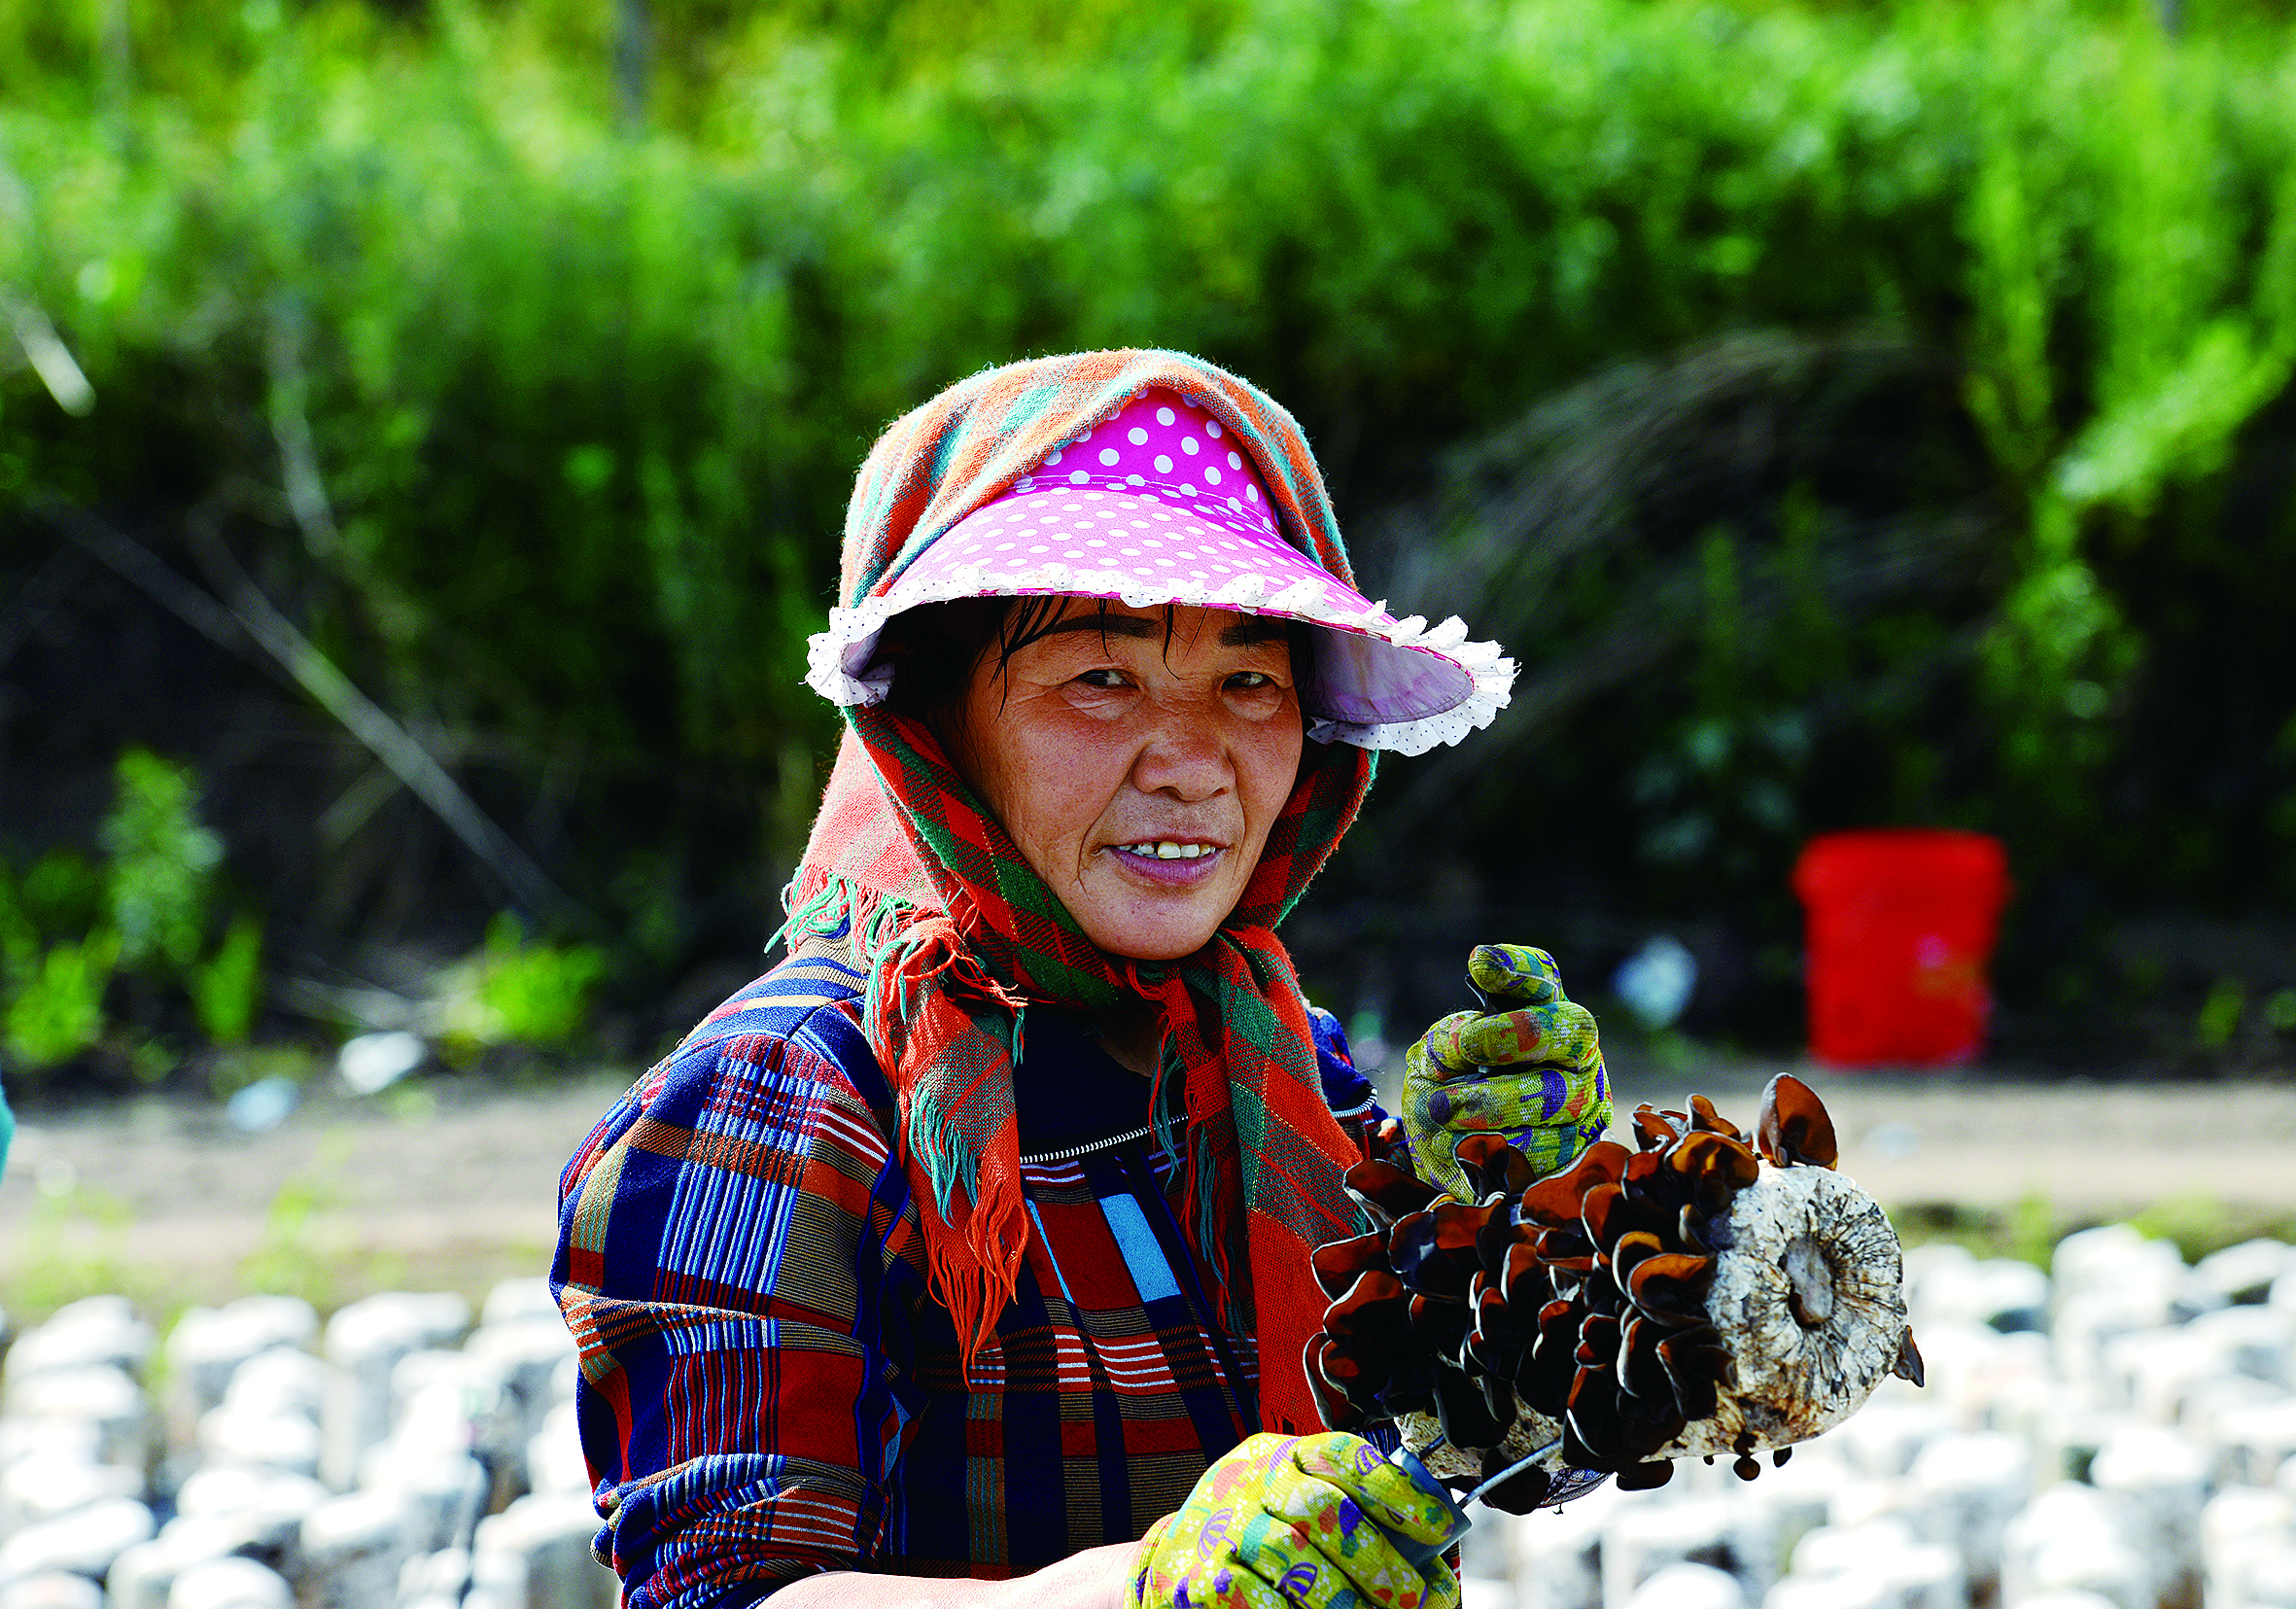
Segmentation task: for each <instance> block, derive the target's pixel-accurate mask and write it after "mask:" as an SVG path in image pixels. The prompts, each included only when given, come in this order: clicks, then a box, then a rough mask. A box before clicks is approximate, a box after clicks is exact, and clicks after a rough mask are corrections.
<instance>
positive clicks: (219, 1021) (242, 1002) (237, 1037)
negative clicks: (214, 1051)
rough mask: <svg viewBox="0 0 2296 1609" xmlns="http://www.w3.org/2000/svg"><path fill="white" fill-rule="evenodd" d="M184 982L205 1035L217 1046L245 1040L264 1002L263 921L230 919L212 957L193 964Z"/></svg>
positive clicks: (243, 918)
mask: <svg viewBox="0 0 2296 1609" xmlns="http://www.w3.org/2000/svg"><path fill="white" fill-rule="evenodd" d="M186 981H187V983H188V986H189V987H190V989H191V1004H192V1006H193V1007H194V1008H195V1009H196V1010H197V1012H198V1014H199V1026H200V1027H201V1028H202V1029H204V1030H206V1032H207V1036H208V1038H210V1039H212V1040H213V1041H214V1042H215V1043H217V1044H219V1045H236V1044H241V1043H244V1042H245V1041H246V1038H247V1035H248V1031H249V1030H250V1029H252V1028H253V1027H254V1026H255V1017H256V1013H257V1011H259V1010H260V1009H261V1006H262V1003H263V925H262V923H261V921H259V920H257V919H256V918H254V917H251V916H238V917H234V918H232V919H231V926H230V927H229V928H228V929H227V930H226V932H225V934H224V942H223V944H222V946H221V947H220V948H218V950H217V951H216V953H215V957H214V959H213V960H211V961H206V962H199V963H197V964H195V965H193V966H192V967H191V972H190V975H189V977H188V978H187V980H186Z"/></svg>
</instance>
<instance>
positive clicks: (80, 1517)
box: [0, 1279, 616, 1609]
mask: <svg viewBox="0 0 2296 1609" xmlns="http://www.w3.org/2000/svg"><path fill="white" fill-rule="evenodd" d="M6 1335H7V1324H6V1320H5V1318H4V1317H0V1344H4V1342H5V1338H6ZM152 1380H156V1381H158V1382H163V1383H161V1384H160V1385H159V1386H158V1388H157V1390H148V1389H147V1383H146V1382H147V1381H152ZM573 1396H574V1343H573V1341H572V1339H571V1338H570V1337H569V1336H568V1335H567V1332H566V1327H565V1325H564V1324H563V1323H561V1322H560V1320H559V1318H558V1312H557V1308H556V1306H555V1304H554V1303H553V1302H552V1301H551V1299H550V1293H549V1287H548V1285H547V1283H546V1282H545V1281H543V1280H540V1279H518V1280H511V1281H509V1282H507V1283H505V1284H503V1285H500V1286H498V1287H497V1288H496V1289H495V1290H494V1292H493V1293H492V1294H491V1295H490V1296H489V1297H488V1298H487V1300H486V1302H485V1304H484V1305H483V1307H482V1309H481V1311H480V1313H479V1317H478V1322H477V1324H476V1327H475V1328H473V1327H472V1324H471V1314H470V1305H469V1304H468V1303H466V1302H465V1301H464V1300H463V1299H462V1298H461V1297H459V1296H451V1295H437V1294H431V1293H421V1292H395V1293H390V1294H386V1295H382V1296H375V1297H370V1298H368V1299H367V1300H365V1301H363V1302H358V1303H354V1304H352V1305H351V1306H349V1307H346V1308H344V1309H343V1310H341V1311H340V1312H337V1313H335V1314H334V1315H333V1317H332V1318H331V1319H330V1320H329V1321H328V1322H327V1323H326V1324H325V1325H322V1324H321V1323H320V1321H319V1315H318V1314H317V1313H316V1312H313V1311H312V1309H311V1307H310V1306H309V1304H307V1303H304V1302H301V1301H298V1300H296V1299H294V1298H290V1297H279V1296H254V1297H248V1298H245V1299H243V1300H241V1301H238V1302H233V1303H231V1304H229V1305H227V1306H226V1307H223V1308H220V1309H204V1308H195V1309H193V1310H191V1312H188V1313H186V1314H184V1316H183V1317H182V1318H181V1319H180V1320H178V1321H177V1323H176V1324H175V1326H174V1328H173V1329H172V1330H171V1331H170V1332H169V1333H168V1335H167V1337H166V1340H165V1342H164V1344H163V1345H162V1344H160V1343H159V1342H158V1339H157V1337H156V1336H155V1334H154V1332H153V1331H152V1329H151V1327H150V1326H149V1325H148V1324H146V1323H145V1322H144V1321H143V1320H142V1319H141V1318H140V1317H138V1315H137V1314H136V1312H134V1310H133V1308H132V1307H131V1306H130V1305H129V1304H128V1303H127V1302H125V1301H123V1300H122V1299H120V1298H117V1297H109V1296H106V1297H95V1298H90V1299H89V1300H87V1301H84V1302H79V1303H75V1304H73V1305H72V1306H70V1307H67V1308H65V1309H62V1310H61V1311H59V1312H57V1313H55V1314H54V1316H52V1318H51V1319H50V1320H49V1321H48V1322H47V1323H45V1324H42V1325H40V1326H39V1327H38V1328H37V1329H33V1330H30V1331H28V1332H26V1333H25V1334H24V1335H23V1336H21V1337H20V1338H18V1339H17V1342H16V1344H15V1346H14V1347H13V1348H11V1349H10V1350H9V1351H8V1353H7V1361H6V1368H5V1373H4V1375H0V1609H455V1606H458V1605H466V1604H473V1603H476V1604H481V1605H483V1606H485V1609H612V1605H613V1603H614V1600H615V1586H616V1584H615V1582H614V1578H613V1576H612V1574H611V1572H609V1570H607V1569H606V1568H605V1566H603V1565H601V1564H599V1563H598V1562H597V1561H596V1560H595V1559H594V1558H592V1557H590V1553H589V1544H590V1538H591V1536H592V1535H593V1534H594V1533H595V1532H596V1530H597V1528H598V1522H597V1517H596V1515H595V1514H594V1513H593V1512H592V1511H591V1507H590V1494H589V1486H590V1483H589V1477H588V1474H587V1472H586V1470H585V1469H584V1467H583V1463H582V1454H581V1447H580V1444H579V1442H578V1440H577V1439H576V1437H575V1434H574V1407H573Z"/></svg>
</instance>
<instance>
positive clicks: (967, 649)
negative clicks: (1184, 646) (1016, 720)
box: [877, 593, 1315, 721]
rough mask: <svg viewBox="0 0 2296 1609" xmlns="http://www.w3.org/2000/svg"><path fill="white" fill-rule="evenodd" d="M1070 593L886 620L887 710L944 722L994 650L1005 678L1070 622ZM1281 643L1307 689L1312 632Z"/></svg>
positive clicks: (962, 602) (1169, 611) (1299, 629)
mask: <svg viewBox="0 0 2296 1609" xmlns="http://www.w3.org/2000/svg"><path fill="white" fill-rule="evenodd" d="M1073 601H1074V598H1073V595H1072V594H1067V593H1054V594H1051V595H1049V596H1046V595H1034V596H1029V597H1025V598H959V599H957V600H956V601H955V602H953V603H946V604H923V605H921V606H919V607H918V608H916V609H912V610H905V611H903V612H901V613H899V614H896V615H894V616H893V617H892V618H891V619H890V620H888V621H887V622H886V627H885V636H884V638H883V640H882V641H881V643H880V644H879V647H878V650H877V656H878V658H879V659H880V660H890V661H892V664H893V684H892V688H891V690H890V691H889V692H888V693H887V695H886V701H885V702H886V708H887V709H889V710H891V711H893V712H894V713H895V714H897V715H905V716H910V717H915V718H917V719H921V720H926V721H935V720H938V719H941V718H945V717H947V716H948V714H949V712H950V711H951V710H952V709H953V708H954V706H955V705H956V704H957V701H958V700H959V699H961V698H962V697H963V696H964V689H965V685H966V683H967V682H968V681H969V680H970V679H971V677H972V673H973V667H974V666H975V665H976V664H978V663H980V660H981V656H982V654H983V653H984V652H986V651H989V650H990V649H991V648H993V650H994V652H995V654H996V673H997V675H999V676H1003V675H1005V674H1006V673H1007V672H1008V671H1009V670H1010V669H1011V667H1012V662H1013V655H1014V654H1016V653H1019V652H1020V651H1021V650H1022V649H1023V648H1025V647H1027V646H1028V645H1029V644H1031V643H1034V642H1036V641H1037V640H1039V639H1040V638H1043V637H1045V636H1047V635H1048V634H1050V633H1051V631H1052V629H1053V628H1054V627H1055V626H1058V625H1059V624H1060V623H1061V621H1062V620H1064V619H1066V618H1067V617H1068V606H1069V604H1070V603H1071V602H1073ZM1091 602H1092V603H1094V604H1095V605H1096V606H1097V613H1098V615H1099V618H1100V620H1101V621H1102V622H1103V623H1105V622H1106V620H1107V618H1108V600H1107V599H1105V598H1096V599H1093V600H1091ZM1173 608H1174V606H1172V605H1169V604H1167V605H1165V611H1164V646H1165V653H1167V654H1168V653H1170V652H1171V646H1172V631H1173V629H1174V627H1173ZM1283 626H1284V640H1285V642H1286V643H1287V644H1288V645H1289V646H1290V647H1291V654H1292V676H1293V679H1294V681H1295V682H1297V683H1299V684H1301V685H1303V686H1304V685H1305V683H1306V682H1307V679H1308V672H1309V670H1310V669H1311V668H1312V667H1313V665H1314V663H1315V652H1314V642H1315V628H1314V627H1313V626H1310V625H1308V624H1306V623H1305V621H1301V620H1292V619H1286V620H1285V621H1284V622H1283Z"/></svg>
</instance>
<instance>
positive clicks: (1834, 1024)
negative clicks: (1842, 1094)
mask: <svg viewBox="0 0 2296 1609" xmlns="http://www.w3.org/2000/svg"><path fill="white" fill-rule="evenodd" d="M1793 892H1795V893H1797V894H1799V895H1800V896H1801V901H1802V906H1803V909H1804V910H1805V911H1806V912H1807V913H1808V918H1809V925H1808V934H1809V940H1808V942H1809V993H1810V1054H1811V1055H1812V1056H1813V1057H1815V1058H1816V1059H1817V1060H1819V1061H1821V1062H1826V1063H1830V1064H1832V1065H1833V1066H1835V1067H1870V1066H1873V1065H1875V1064H1877V1063H1890V1062H1900V1063H1903V1062H1910V1063H1931V1064H1935V1063H1949V1062H1966V1061H1968V1060H1969V1059H1970V1058H1971V1057H1973V1056H1975V1055H1976V1054H1977V1053H1978V1052H1979V1051H1980V1050H1982V1049H1984V1048H1985V1029H1986V1023H1987V1021H1988V1019H1989V1018H1990V1017H1991V1016H1992V1014H1993V992H1992V991H1991V989H1989V988H1988V987H1987V985H1986V963H1987V962H1989V961H1990V960H1991V959H1992V956H1993V941H1994V934H1995V930H1996V927H1997V925H1998V923H1999V922H2000V912H2001V906H2002V905H2003V904H2005V903H2006V902H2007V900H2008V897H2009V857H2008V855H2007V853H2006V852H2005V851H2004V850H2003V849H2002V848H2001V842H2000V839H1998V838H1992V837H1988V836H1987V835H1986V834H1984V833H1982V832H1956V831H1951V830H1948V829H1944V828H1931V827H1899V828H1881V829H1875V830H1871V831H1864V832H1832V833H1827V834H1826V835H1825V836H1824V837H1821V838H1813V839H1811V840H1810V842H1809V843H1808V844H1806V845H1804V846H1803V848H1802V853H1801V858H1800V859H1799V860H1798V861H1797V862H1796V863H1795V865H1794V868H1793Z"/></svg>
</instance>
